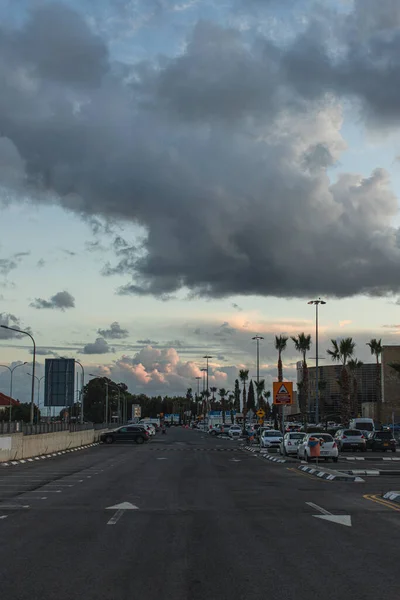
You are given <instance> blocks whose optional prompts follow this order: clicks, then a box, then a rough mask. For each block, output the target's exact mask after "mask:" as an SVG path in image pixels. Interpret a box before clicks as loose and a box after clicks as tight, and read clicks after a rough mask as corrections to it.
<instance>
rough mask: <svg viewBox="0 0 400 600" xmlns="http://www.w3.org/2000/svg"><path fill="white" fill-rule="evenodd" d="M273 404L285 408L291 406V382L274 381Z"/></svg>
mask: <svg viewBox="0 0 400 600" xmlns="http://www.w3.org/2000/svg"><path fill="white" fill-rule="evenodd" d="M273 388H274V389H273V393H274V404H277V405H279V406H286V405H287V404H293V383H292V382H291V381H274V383H273Z"/></svg>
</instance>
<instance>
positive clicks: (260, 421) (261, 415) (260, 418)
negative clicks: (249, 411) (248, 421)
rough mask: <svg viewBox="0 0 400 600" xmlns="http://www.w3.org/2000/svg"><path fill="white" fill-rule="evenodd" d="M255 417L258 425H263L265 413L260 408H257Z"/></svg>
mask: <svg viewBox="0 0 400 600" xmlns="http://www.w3.org/2000/svg"><path fill="white" fill-rule="evenodd" d="M256 415H257V417H258V424H259V425H264V417H265V411H264V410H263V409H262V408H259V409H258V411H257V412H256Z"/></svg>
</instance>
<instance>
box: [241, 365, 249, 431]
mask: <svg viewBox="0 0 400 600" xmlns="http://www.w3.org/2000/svg"><path fill="white" fill-rule="evenodd" d="M248 378H249V370H248V369H240V371H239V379H240V381H241V382H242V383H243V432H244V431H246V414H247V408H246V401H247V398H246V381H247V380H248Z"/></svg>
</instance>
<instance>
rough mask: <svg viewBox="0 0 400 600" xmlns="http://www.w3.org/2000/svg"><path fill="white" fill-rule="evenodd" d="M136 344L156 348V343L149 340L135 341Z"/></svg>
mask: <svg viewBox="0 0 400 600" xmlns="http://www.w3.org/2000/svg"><path fill="white" fill-rule="evenodd" d="M136 343H137V344H143V345H144V346H156V345H157V344H158V342H155V341H154V340H150V339H148V338H147V339H145V340H136Z"/></svg>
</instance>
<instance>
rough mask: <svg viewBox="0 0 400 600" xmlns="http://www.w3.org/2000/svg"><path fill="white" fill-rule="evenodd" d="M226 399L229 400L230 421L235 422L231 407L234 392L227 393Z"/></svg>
mask: <svg viewBox="0 0 400 600" xmlns="http://www.w3.org/2000/svg"><path fill="white" fill-rule="evenodd" d="M228 400H229V410H230V413H231V423H234V422H235V419H234V417H233V407H234V403H235V394H232V393H231V394H229V396H228Z"/></svg>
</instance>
